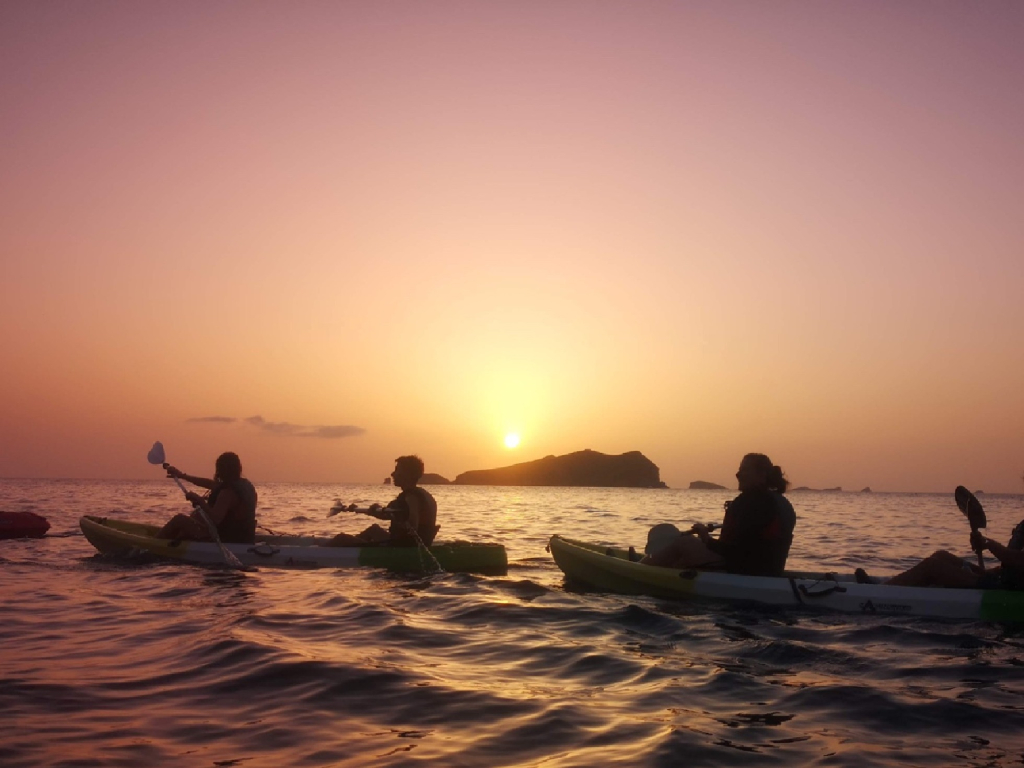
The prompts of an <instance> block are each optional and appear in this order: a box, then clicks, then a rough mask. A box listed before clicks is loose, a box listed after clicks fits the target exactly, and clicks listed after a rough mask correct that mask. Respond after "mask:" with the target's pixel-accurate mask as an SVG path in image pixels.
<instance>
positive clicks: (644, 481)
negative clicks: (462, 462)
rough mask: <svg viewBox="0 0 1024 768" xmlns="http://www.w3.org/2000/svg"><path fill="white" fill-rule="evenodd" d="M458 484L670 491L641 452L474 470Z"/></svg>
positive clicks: (595, 454) (591, 454)
mask: <svg viewBox="0 0 1024 768" xmlns="http://www.w3.org/2000/svg"><path fill="white" fill-rule="evenodd" d="M453 482H454V484H455V485H547V486H573V487H581V486H589V487H596V488H668V486H667V485H665V483H663V482H661V474H660V472H659V470H658V467H657V465H655V464H654V462H652V461H651V460H650V459H648V458H647V457H646V456H644V455H643V454H642V453H640V451H629V452H627V453H623V454H620V455H618V456H611V455H608V454H604V453H599V452H598V451H592V450H589V449H588V450H584V451H576V452H575V453H567V454H565V455H564V456H545V457H544V458H543V459H537V460H536V461H527V462H524V463H522V464H513V465H512V466H510V467H500V468H498V469H474V470H470V471H469V472H463V473H462V474H461V475H458V476H456V478H455V480H454V481H453Z"/></svg>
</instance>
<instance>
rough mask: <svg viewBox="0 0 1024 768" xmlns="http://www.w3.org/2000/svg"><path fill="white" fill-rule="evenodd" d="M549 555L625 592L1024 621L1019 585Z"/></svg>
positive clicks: (555, 548) (623, 556)
mask: <svg viewBox="0 0 1024 768" xmlns="http://www.w3.org/2000/svg"><path fill="white" fill-rule="evenodd" d="M549 546H550V549H551V554H552V556H553V557H554V559H555V563H557V564H558V567H559V568H561V569H562V572H563V573H564V574H565V576H566V580H567V581H569V582H571V583H575V584H580V585H583V586H586V587H590V588H595V589H598V590H603V591H607V592H616V593H619V594H626V595H650V596H652V597H665V598H676V599H688V598H709V599H714V600H729V601H737V602H749V603H761V604H766V605H788V606H806V607H811V608H820V609H826V610H832V611H843V612H846V613H868V614H884V615H890V616H927V617H935V618H948V619H982V620H986V621H1015V622H1016V621H1024V592H1016V591H1010V590H1001V589H941V588H937V587H893V586H888V585H886V584H858V583H857V582H856V580H855V579H854V576H853V574H847V575H842V574H835V573H812V572H804V571H787V572H786V573H785V575H784V576H780V577H768V576H742V575H738V574H732V573H716V572H713V571H703V572H699V571H690V570H685V571H680V570H679V569H677V568H659V567H655V566H651V565H643V564H641V563H637V562H633V561H631V560H630V559H629V555H628V551H627V550H625V549H617V548H614V547H606V546H603V545H599V544H588V543H586V542H582V541H575V540H573V539H566V538H563V537H561V536H558V535H555V536H552V537H551V542H550V545H549Z"/></svg>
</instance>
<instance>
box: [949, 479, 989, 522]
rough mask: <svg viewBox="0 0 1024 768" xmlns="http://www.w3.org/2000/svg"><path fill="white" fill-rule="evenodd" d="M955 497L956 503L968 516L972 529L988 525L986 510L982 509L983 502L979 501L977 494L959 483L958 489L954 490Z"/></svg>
mask: <svg viewBox="0 0 1024 768" xmlns="http://www.w3.org/2000/svg"><path fill="white" fill-rule="evenodd" d="M953 498H954V499H956V505H957V506H958V507H959V508H960V511H961V512H963V513H964V514H965V515H966V516H967V520H968V522H970V524H971V530H972V531H976V530H978V529H979V528H984V527H985V526H986V525H988V520H986V519H985V510H984V509H982V507H981V502H980V501H978V497H977V496H975V495H974V494H973V493H971V492H970V491H968V490H967V489H966V488H964V487H963V486H962V485H958V486H957V487H956V490H955V491H953Z"/></svg>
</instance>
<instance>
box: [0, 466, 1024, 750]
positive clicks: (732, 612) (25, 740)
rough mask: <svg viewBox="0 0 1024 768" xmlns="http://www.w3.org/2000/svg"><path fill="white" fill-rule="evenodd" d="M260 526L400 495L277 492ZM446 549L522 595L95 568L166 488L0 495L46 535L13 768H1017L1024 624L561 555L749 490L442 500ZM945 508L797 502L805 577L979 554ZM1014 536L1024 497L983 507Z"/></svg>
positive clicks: (23, 620) (4, 604) (18, 560)
mask: <svg viewBox="0 0 1024 768" xmlns="http://www.w3.org/2000/svg"><path fill="white" fill-rule="evenodd" d="M257 485H258V489H259V492H260V508H259V516H260V523H261V524H262V525H264V526H265V527H267V528H269V529H271V530H274V531H279V532H294V533H304V534H321V535H323V534H333V533H336V532H339V531H348V532H358V531H359V530H360V529H362V528H363V527H365V525H367V524H368V523H369V522H372V521H370V520H368V519H367V518H365V517H359V516H355V515H351V514H350V515H347V516H345V515H340V516H336V517H330V518H329V517H328V516H327V513H328V511H329V509H330V507H331V505H332V504H333V503H334V501H335V500H336V499H340V500H342V501H344V502H345V503H356V504H363V505H365V504H367V503H370V502H381V503H384V502H387V501H388V500H389V499H390V498H391V497H392V496H393V492H392V489H390V488H388V487H386V486H381V485H376V486H363V485H311V484H288V483H277V484H273V483H266V484H259V483H258V484H257ZM430 490H431V491H432V492H433V493H434V495H435V497H436V498H437V500H438V508H439V511H438V520H439V522H440V523H441V526H442V527H441V532H440V534H439V536H438V540H439V541H440V540H451V539H459V540H470V541H492V542H502V543H503V544H504V545H505V546H506V548H507V551H508V556H509V562H510V565H509V571H508V574H507V575H505V576H480V575H469V574H454V573H443V572H442V573H434V574H429V575H400V574H395V573H390V572H387V571H384V570H379V569H371V568H352V569H325V570H315V571H308V570H283V569H270V568H261V569H258V570H256V571H253V572H239V571H233V570H229V569H226V568H222V567H201V566H191V565H183V564H175V563H167V562H160V561H154V560H125V559H114V558H110V557H108V556H101V555H98V554H97V553H96V552H95V550H94V549H93V548H92V547H91V546H90V544H89V543H88V542H87V541H86V540H85V538H84V537H83V536H82V535H81V532H80V531H79V527H78V520H79V517H80V516H81V515H86V514H96V515H107V516H112V517H118V518H123V519H130V520H136V521H143V522H163V521H164V520H166V519H167V518H169V517H170V516H171V515H172V514H174V513H175V512H181V511H187V510H188V507H187V505H186V504H185V502H184V500H183V498H182V496H181V493H180V491H178V490H177V487H176V486H175V485H174V484H173V483H171V482H170V481H168V480H158V479H154V480H152V481H144V482H139V481H131V482H121V481H88V480H12V479H0V509H2V510H7V511H20V510H28V511H33V512H36V513H38V514H41V515H43V516H44V517H46V518H47V519H48V520H49V522H50V524H51V526H52V527H51V529H50V531H49V533H48V535H47V536H45V537H44V538H41V539H34V540H29V539H25V540H10V541H0V734H2V738H0V766H4V767H5V768H22V767H26V768H27V767H31V768H38V767H40V766H61V767H62V768H64V767H66V768H71V767H72V766H74V767H76V768H78V767H85V766H103V767H104V768H106V767H107V766H133V767H134V766H165V765H166V766H185V767H190V766H195V767H197V768H212V767H213V766H240V767H242V768H264V767H266V768H280V767H281V766H296V767H298V766H310V767H313V766H349V765H352V766H357V765H358V766H364V765H365V766H415V765H437V766H467V767H475V766H488V767H490V766H495V767H497V766H509V767H512V766H545V767H546V768H556V767H557V768H569V767H570V766H588V767H589V766H615V765H622V766H804V765H808V766H809V765H814V766H851V767H861V766H907V765H911V766H1020V765H1022V764H1024V627H1022V626H1021V625H1011V624H1000V623H986V622H972V621H949V620H928V619H921V618H910V617H895V618H894V617H885V616H877V615H844V614H831V613H818V612H814V611H813V610H809V609H798V608H792V609H788V608H786V609H783V608H767V607H765V608H758V607H751V606H740V605H735V604H727V603H716V602H702V601H691V602H677V601H669V600H661V599H655V598H645V597H627V596H621V595H613V594H602V593H600V592H594V591H587V590H583V589H580V588H579V587H578V586H574V585H572V584H567V583H566V581H565V579H564V577H563V574H562V573H561V571H559V569H558V568H557V567H556V566H555V564H554V562H553V561H552V559H551V556H550V554H549V553H548V551H547V549H546V547H547V544H548V540H549V538H550V536H551V535H552V534H556V533H557V534H562V535H566V536H571V537H575V538H580V539H585V540H591V541H596V542H601V543H605V544H615V545H627V544H633V545H635V546H637V547H638V549H642V547H643V544H644V542H645V540H646V533H647V530H648V529H649V527H650V526H652V525H654V524H656V523H661V522H673V523H675V524H677V525H679V526H680V527H683V526H686V525H689V524H691V523H694V522H704V523H707V522H715V521H720V520H721V517H722V509H723V504H724V502H725V501H727V500H728V499H729V498H731V497H732V496H734V495H735V492H731V493H730V492H727V491H689V490H665V489H663V490H646V489H645V490H640V489H623V488H614V489H608V488H510V487H464V486H431V487H430ZM952 491H953V488H952V487H951V488H950V489H949V493H944V494H896V493H848V492H813V491H803V492H792V493H791V494H790V498H791V500H792V502H793V505H794V507H795V508H796V511H797V514H798V516H799V521H798V524H797V528H796V538H795V542H794V544H793V548H792V551H791V554H790V560H789V565H790V566H791V567H796V568H807V569H820V570H827V571H838V572H847V573H849V572H851V571H852V570H853V569H854V568H856V567H858V566H859V567H864V568H866V569H867V570H868V571H869V572H870V573H871V574H872V575H879V576H884V575H891V574H894V573H897V572H898V571H900V570H902V569H904V568H906V567H908V566H910V565H912V564H913V563H915V562H916V561H917V560H918V559H919V558H920V557H923V556H925V555H927V554H928V553H930V552H931V551H933V550H935V549H939V548H946V549H950V550H952V551H954V552H958V553H962V554H963V555H965V556H968V555H970V551H969V545H968V533H969V529H968V525H967V522H966V520H965V518H964V517H963V516H962V515H961V514H960V512H959V511H958V509H957V508H956V506H955V504H954V502H953V494H952ZM980 499H981V501H982V502H983V504H984V506H985V509H986V512H987V514H988V521H989V528H988V531H989V535H990V536H992V537H994V538H998V539H1001V540H1006V539H1007V538H1008V537H1009V535H1010V531H1011V529H1012V528H1013V526H1014V525H1016V523H1017V522H1019V521H1020V520H1021V518H1024V497H1022V496H1014V495H1006V496H1002V495H1000V496H996V495H983V496H981V497H980Z"/></svg>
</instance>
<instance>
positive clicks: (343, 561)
mask: <svg viewBox="0 0 1024 768" xmlns="http://www.w3.org/2000/svg"><path fill="white" fill-rule="evenodd" d="M78 522H79V526H80V527H81V529H82V533H84V534H85V538H86V539H88V540H89V543H90V544H92V545H93V546H94V547H96V549H97V550H98V551H99V552H101V553H102V554H107V555H141V554H150V555H155V556H157V557H165V558H170V559H173V560H181V561H184V562H188V563H199V564H207V565H223V563H224V555H223V554H222V553H221V551H220V547H219V546H217V544H216V543H215V542H204V541H184V540H179V541H172V540H170V539H161V538H157V533H159V531H160V528H159V527H158V526H155V525H146V524H143V523H131V522H127V521H124V520H113V519H111V518H109V517H96V516H94V515H85V516H84V517H82V518H81V519H80V520H79V521H78ZM330 540H331V539H330V537H327V536H284V535H282V536H270V535H268V536H260V537H259V538H258V540H257V541H256V543H255V544H225V545H224V546H226V547H227V548H228V549H229V550H230V551H231V553H232V554H233V555H235V557H237V558H238V559H239V560H240V561H241V562H242V564H243V565H257V566H273V567H281V568H352V567H357V566H372V567H376V568H387V569H390V570H394V571H413V572H417V571H418V572H423V571H432V570H435V569H436V566H435V564H434V561H435V560H436V561H437V564H438V565H440V566H441V568H443V569H444V570H445V571H449V572H470V573H488V574H504V573H505V572H506V571H507V570H508V558H507V556H506V554H505V547H503V546H502V545H501V544H485V543H474V542H466V541H455V542H449V543H445V544H436V543H435V544H433V545H432V546H430V547H429V548H421V547H330V546H326V545H327V543H328V542H329V541H330ZM425 550H429V555H428V554H427V551H425ZM431 556H433V559H431Z"/></svg>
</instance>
